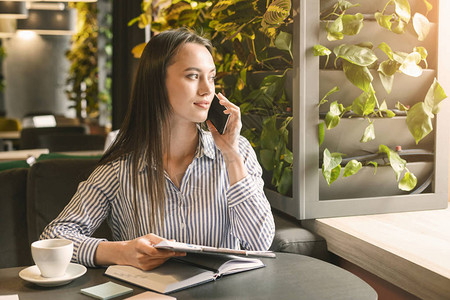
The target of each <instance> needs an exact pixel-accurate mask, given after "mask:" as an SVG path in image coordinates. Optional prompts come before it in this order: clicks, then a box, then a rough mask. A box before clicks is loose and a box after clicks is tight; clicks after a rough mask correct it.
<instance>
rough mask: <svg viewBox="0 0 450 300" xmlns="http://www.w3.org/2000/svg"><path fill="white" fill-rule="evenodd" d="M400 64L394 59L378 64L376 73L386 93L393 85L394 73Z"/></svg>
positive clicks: (389, 91)
mask: <svg viewBox="0 0 450 300" xmlns="http://www.w3.org/2000/svg"><path fill="white" fill-rule="evenodd" d="M399 67H400V64H399V63H397V62H396V61H394V60H390V59H388V60H385V61H383V62H382V63H381V64H380V65H379V66H378V75H379V77H380V80H381V83H382V84H383V87H384V89H385V90H386V92H387V93H388V94H390V93H391V91H392V86H393V85H394V74H395V73H396V72H397V71H398V69H399Z"/></svg>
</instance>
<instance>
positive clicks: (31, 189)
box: [27, 158, 112, 243]
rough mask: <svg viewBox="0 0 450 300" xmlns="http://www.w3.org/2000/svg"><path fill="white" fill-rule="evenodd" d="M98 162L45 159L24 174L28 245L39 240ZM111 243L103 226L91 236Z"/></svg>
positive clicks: (108, 230)
mask: <svg viewBox="0 0 450 300" xmlns="http://www.w3.org/2000/svg"><path fill="white" fill-rule="evenodd" d="M97 162H98V159H87V158H86V159H78V158H77V159H48V160H42V161H38V162H37V163H35V164H34V165H33V167H32V168H31V169H30V171H29V174H28V182H27V223H28V240H29V242H30V243H31V242H33V241H36V240H37V239H39V236H40V235H41V233H42V231H43V230H44V228H45V226H47V224H48V223H50V222H51V221H52V220H53V219H55V218H56V217H57V216H58V215H59V213H60V212H61V211H62V210H63V208H64V207H65V206H66V205H67V204H68V203H69V201H70V200H71V199H72V196H73V195H74V194H75V192H76V190H77V187H78V184H79V183H80V182H81V181H83V180H86V179H87V178H88V177H89V175H90V173H91V172H92V171H93V170H94V168H95V166H96V164H97ZM94 236H96V237H103V238H108V239H111V236H112V235H111V231H110V229H109V227H108V226H107V224H106V222H104V223H103V224H102V225H101V226H100V227H99V228H98V229H97V231H96V232H95V233H94Z"/></svg>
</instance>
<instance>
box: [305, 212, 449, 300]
mask: <svg viewBox="0 0 450 300" xmlns="http://www.w3.org/2000/svg"><path fill="white" fill-rule="evenodd" d="M305 225H306V226H307V227H309V228H310V229H312V230H313V231H315V232H317V233H318V234H319V235H321V236H323V237H324V238H325V239H326V241H327V245H328V250H329V251H330V252H332V253H334V254H336V255H338V256H340V257H341V258H343V259H345V260H347V261H349V262H351V263H353V264H355V265H357V266H359V267H361V268H363V269H364V270H366V271H368V272H370V273H372V274H375V275H377V276H378V277H380V278H382V279H384V280H386V281H388V282H390V283H392V284H394V285H396V286H398V287H400V288H402V289H403V290H405V291H407V292H409V293H411V294H413V295H416V296H417V297H419V298H422V299H450V209H449V208H447V209H443V210H432V211H419V212H406V213H392V214H381V215H368V216H352V217H340V218H327V219H317V220H313V221H310V222H309V223H307V224H305Z"/></svg>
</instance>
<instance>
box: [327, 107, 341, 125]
mask: <svg viewBox="0 0 450 300" xmlns="http://www.w3.org/2000/svg"><path fill="white" fill-rule="evenodd" d="M341 114H342V104H339V103H338V102H337V101H334V102H332V103H331V104H330V111H329V112H328V113H327V115H326V116H325V125H326V127H327V129H332V128H334V127H336V126H337V125H338V124H339V121H340V120H341V117H340V115H341Z"/></svg>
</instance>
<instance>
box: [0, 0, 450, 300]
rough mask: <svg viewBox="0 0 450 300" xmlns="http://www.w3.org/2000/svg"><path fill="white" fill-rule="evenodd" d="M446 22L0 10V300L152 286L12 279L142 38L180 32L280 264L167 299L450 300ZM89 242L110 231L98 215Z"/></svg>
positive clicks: (438, 8) (271, 13)
mask: <svg viewBox="0 0 450 300" xmlns="http://www.w3.org/2000/svg"><path fill="white" fill-rule="evenodd" d="M448 14H450V3H449V1H442V0H441V1H439V0H377V1H372V0H359V1H358V0H353V1H350V2H349V1H342V0H339V1H337V0H320V1H315V0H269V1H266V0H250V1H249V0H230V1H225V0H172V1H171V0H166V1H155V0H153V1H152V0H127V1H124V0H84V1H81V0H79V1H58V0H45V1H34V0H33V1H17V0H14V1H4V0H0V63H1V69H0V81H1V82H0V201H1V207H2V209H0V211H1V212H0V227H1V228H2V230H1V232H2V233H1V238H0V300H1V299H43V298H44V297H45V298H48V297H53V298H55V299H64V298H65V299H89V296H86V295H84V294H80V289H83V288H88V287H92V286H95V285H97V284H103V283H106V282H108V281H113V282H115V283H117V284H120V285H124V286H126V287H129V288H131V289H132V290H133V291H132V293H133V295H136V296H137V295H140V294H142V293H146V292H147V293H150V292H151V288H150V289H148V288H143V287H142V286H139V285H135V284H130V283H129V282H124V281H121V280H116V279H114V278H111V277H107V276H105V275H104V274H103V273H104V271H105V269H102V268H101V267H100V268H90V267H88V268H87V271H83V274H80V275H79V277H75V276H74V277H73V278H71V279H70V280H65V281H57V280H56V279H55V280H54V281H52V282H50V283H51V284H47V285H46V284H45V282H44V283H43V282H39V281H37V283H36V282H33V280H28V279H24V277H22V276H19V273H20V272H21V271H23V270H26V269H25V268H26V267H30V266H32V265H34V261H33V258H32V255H31V250H30V245H31V244H32V243H33V242H34V241H37V240H39V236H40V234H41V233H42V231H43V229H44V228H45V226H46V225H47V224H48V223H49V222H50V221H51V220H53V219H54V218H55V217H56V216H57V215H58V214H59V213H60V212H61V211H62V209H63V208H64V207H65V206H66V205H67V203H69V201H70V200H71V198H72V196H73V194H74V193H75V191H76V189H77V186H78V184H79V183H80V182H82V181H84V180H86V179H87V178H88V176H89V175H90V173H91V172H92V171H93V170H94V169H95V167H96V164H97V162H98V161H99V159H100V158H101V157H102V154H103V153H104V151H105V150H106V149H107V148H108V147H109V145H110V144H111V143H112V141H113V140H114V138H115V137H116V135H117V132H118V131H119V130H120V128H121V125H122V122H123V120H124V119H125V114H126V112H127V109H128V103H129V99H130V94H131V90H132V84H133V80H134V75H135V72H136V69H137V66H138V62H139V57H140V54H141V53H142V49H143V46H145V44H146V43H147V42H148V41H149V40H151V38H152V37H153V36H154V35H156V34H158V33H159V32H161V31H164V30H167V29H174V28H178V27H188V28H190V29H192V30H195V31H199V32H201V33H202V34H204V35H205V36H206V37H208V38H209V39H210V40H211V41H212V44H213V47H214V54H213V57H214V60H215V64H216V68H217V77H216V83H215V84H216V92H219V91H220V92H222V93H223V94H225V95H227V97H229V99H230V101H232V102H234V103H235V104H236V105H238V106H239V107H240V111H241V121H242V130H241V135H243V136H244V137H245V138H247V139H248V140H249V142H250V144H251V145H252V146H253V148H254V150H255V153H256V156H257V158H258V161H259V163H260V164H261V166H262V170H263V179H264V192H265V195H266V197H267V199H268V201H269V203H270V205H271V209H272V213H273V216H274V221H275V236H274V240H273V242H272V246H271V247H270V249H268V250H270V251H271V252H273V253H275V254H276V255H277V258H276V259H267V258H263V259H262V260H263V262H264V263H265V264H266V267H265V268H263V269H264V270H263V271H259V270H254V271H248V272H244V273H243V274H239V275H237V274H236V275H232V276H229V277H228V276H225V277H226V278H225V277H224V278H220V280H216V281H215V282H214V283H207V284H205V285H200V286H195V287H191V288H189V289H186V290H184V291H177V292H175V293H174V294H171V295H169V296H173V297H175V298H178V299H214V298H216V297H217V298H219V297H220V298H221V299H274V298H275V297H278V298H280V299H389V300H391V299H394V300H396V299H399V300H404V299H450V229H449V228H450V210H449V208H448V203H449V201H450V197H449V182H450V178H449V166H450V161H449V159H448V158H449V154H450V140H449V138H450V137H449V134H448V128H449V127H450V120H449V119H450V118H447V117H446V114H447V113H450V104H449V103H448V101H450V100H449V99H445V98H446V97H447V96H446V93H447V94H448V93H450V72H449V70H450V55H448V54H449V52H448V51H449V50H448V49H449V48H450V33H449V32H448V28H449V26H450V21H449V20H448V19H449V18H448ZM394 78H395V79H394ZM375 93H376V94H375ZM94 236H95V237H98V238H106V239H112V236H111V231H110V229H109V228H108V225H107V224H106V222H104V224H102V225H101V226H100V227H99V228H98V229H97V231H96V232H95V233H94ZM85 269H86V268H85ZM84 272H86V274H85V273H84ZM257 272H260V273H257ZM264 272H265V273H264ZM247 273H248V274H247ZM252 274H254V276H255V277H252ZM244 275H245V276H247V277H244ZM77 276H78V275H77ZM239 276H241V277H239ZM240 278H241V279H242V280H241V279H240ZM247 278H248V279H247ZM255 278H256V279H255ZM258 280H261V282H260V283H259V284H260V285H259V286H258V285H254V284H257V283H255V281H256V282H257V281H258ZM52 283H53V285H52ZM221 285H222V286H221ZM56 286H57V287H56ZM259 288H261V290H259V292H258V289H259ZM255 289H256V290H255ZM239 291H240V292H239ZM302 295H303V296H302ZM116 296H117V297H118V298H117V299H125V297H128V296H130V294H128V295H126V296H124V295H116ZM147 296H148V295H147ZM7 297H16V298H7ZM205 297H206V298H205ZM105 299H106V298H105ZM136 299H153V298H144V297H143V298H136ZM155 299H156V298H155ZM161 299H162V298H161ZM164 299H165V298H164ZM167 299H174V298H167Z"/></svg>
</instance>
